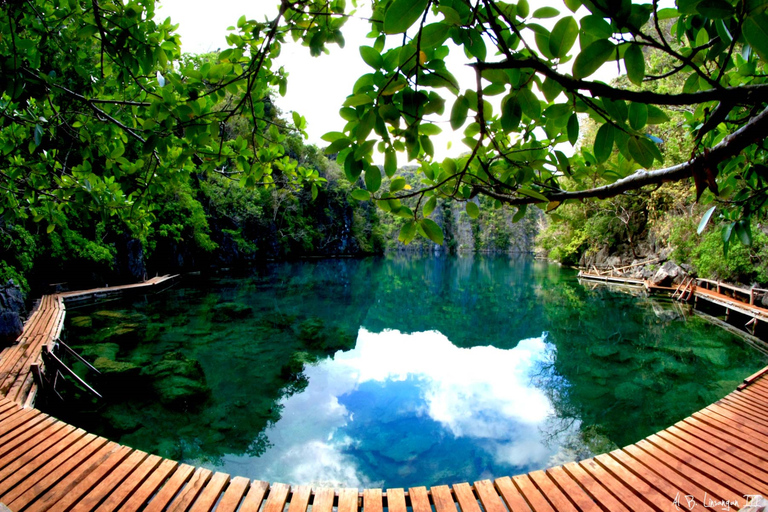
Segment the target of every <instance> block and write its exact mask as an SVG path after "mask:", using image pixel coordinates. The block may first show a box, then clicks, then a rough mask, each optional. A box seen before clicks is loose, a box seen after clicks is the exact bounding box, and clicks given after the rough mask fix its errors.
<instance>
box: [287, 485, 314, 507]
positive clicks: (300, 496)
mask: <svg viewBox="0 0 768 512" xmlns="http://www.w3.org/2000/svg"><path fill="white" fill-rule="evenodd" d="M311 493H312V488H311V487H310V486H308V485H296V486H291V504H290V505H289V506H288V512H306V511H307V507H308V506H309V497H310V495H311Z"/></svg>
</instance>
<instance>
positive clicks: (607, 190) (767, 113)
mask: <svg viewBox="0 0 768 512" xmlns="http://www.w3.org/2000/svg"><path fill="white" fill-rule="evenodd" d="M767 132H768V108H766V109H765V110H763V111H762V112H761V113H760V114H759V115H757V116H755V117H754V118H752V120H751V121H750V122H749V123H747V124H746V125H744V126H742V127H741V128H739V129H738V130H736V131H735V132H733V133H732V134H730V135H728V136H727V137H726V138H725V139H723V140H722V141H721V142H720V143H719V144H717V145H716V146H714V147H713V148H712V149H710V150H709V151H706V152H704V153H702V154H700V155H698V156H696V157H694V158H692V159H691V160H689V161H688V162H685V163H682V164H679V165H674V166H672V167H667V168H666V169H658V170H655V171H645V170H640V171H637V172H635V173H634V174H631V175H629V176H627V177H626V178H622V179H620V180H618V181H615V182H614V183H611V184H609V185H603V186H602V187H595V188H590V189H587V190H574V191H561V192H555V193H551V194H546V197H547V199H548V200H549V201H560V202H562V201H566V200H568V199H590V198H596V199H607V198H609V197H615V196H617V195H619V194H622V193H624V192H627V191H629V190H635V189H639V188H640V187H644V186H646V185H658V184H661V183H664V182H668V181H680V180H683V179H686V178H690V177H691V176H693V175H694V174H695V173H697V172H701V171H704V170H706V169H713V170H714V169H717V165H718V164H719V163H721V162H726V161H728V159H730V158H733V157H735V156H736V155H738V154H739V153H741V151H742V150H744V149H746V148H747V147H749V146H751V145H752V144H755V143H757V142H759V141H761V140H762V139H763V138H764V137H765V133H767ZM479 189H480V192H481V193H483V194H485V195H487V196H489V197H492V198H494V199H498V200H499V201H502V202H504V203H506V204H510V205H521V204H532V203H539V202H541V200H537V199H535V198H532V197H523V196H517V195H510V194H502V193H498V192H496V191H494V190H492V189H489V188H485V187H479Z"/></svg>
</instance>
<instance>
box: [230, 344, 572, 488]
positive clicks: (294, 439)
mask: <svg viewBox="0 0 768 512" xmlns="http://www.w3.org/2000/svg"><path fill="white" fill-rule="evenodd" d="M553 350H554V348H553V347H552V346H551V345H549V344H547V343H546V340H545V337H544V336H542V337H540V338H531V339H527V340H522V341H520V342H519V343H518V345H517V346H516V347H515V348H513V349H511V350H502V349H498V348H495V347H473V348H458V347H456V346H454V345H453V344H452V343H451V342H450V341H449V340H448V339H447V338H446V337H445V336H444V335H442V334H440V333H439V332H435V331H431V332H422V333H414V334H402V333H400V332H399V331H393V330H385V331H383V332H381V333H372V332H369V331H367V330H365V329H360V331H359V334H358V339H357V344H356V346H355V348H354V349H353V350H350V351H347V352H338V353H336V355H335V357H334V358H332V359H331V358H328V359H326V360H323V361H320V362H319V363H318V364H316V365H313V366H310V367H307V368H305V374H306V376H307V378H308V380H309V385H308V386H307V387H306V389H305V390H304V391H303V392H301V393H299V394H296V395H293V396H290V397H288V398H285V399H284V400H283V401H282V405H283V411H282V417H281V419H280V421H278V422H277V423H275V424H274V425H271V426H270V427H269V428H268V429H267V432H266V435H267V437H268V439H269V442H270V445H271V446H270V447H269V448H268V449H267V451H266V452H265V453H264V454H263V455H262V456H261V457H259V458H256V459H252V458H248V457H247V456H225V457H224V460H223V468H222V469H223V470H225V471H228V472H231V473H234V474H240V475H246V476H251V477H253V478H259V479H262V480H269V481H280V482H285V483H290V484H315V485H328V486H351V487H369V486H391V485H402V483H401V481H403V480H405V481H407V482H409V483H411V484H414V485H416V484H417V483H419V484H421V483H423V484H427V485H432V484H437V483H450V482H442V481H440V480H441V479H454V480H453V481H455V479H457V478H459V479H465V480H466V479H472V478H477V477H478V476H481V475H482V476H486V477H490V476H501V475H504V474H513V473H518V472H523V471H529V470H532V469H537V468H540V467H543V466H545V465H546V464H547V462H548V460H549V459H550V458H551V457H552V456H553V455H555V453H556V452H557V448H558V447H557V446H552V445H550V443H547V442H546V439H545V435H544V434H543V433H542V427H543V426H544V425H545V423H546V422H547V420H548V418H551V416H552V415H553V414H554V411H553V409H552V406H551V404H550V402H549V400H548V398H547V397H546V395H545V394H544V393H543V392H542V390H540V389H538V388H536V387H534V386H533V385H532V383H531V377H532V375H534V374H535V373H536V372H537V371H539V370H540V368H541V366H542V364H544V363H546V362H547V361H549V360H551V357H552V351H553ZM572 428H577V425H574V426H573V427H572ZM377 437H379V438H378V439H377ZM441 450H442V451H441ZM445 452H447V453H445ZM452 454H455V458H454V459H452V458H451V457H452ZM428 457H432V458H433V459H434V461H435V464H433V465H430V464H429V461H426V460H422V459H425V458H428ZM437 461H439V463H437ZM434 465H437V466H440V467H438V468H435V467H432V466H434ZM427 473H431V474H427ZM463 473H471V474H468V475H467V476H466V477H463V478H462V477H461V475H462V474H463ZM414 477H418V478H419V480H418V481H414V480H413V478H414Z"/></svg>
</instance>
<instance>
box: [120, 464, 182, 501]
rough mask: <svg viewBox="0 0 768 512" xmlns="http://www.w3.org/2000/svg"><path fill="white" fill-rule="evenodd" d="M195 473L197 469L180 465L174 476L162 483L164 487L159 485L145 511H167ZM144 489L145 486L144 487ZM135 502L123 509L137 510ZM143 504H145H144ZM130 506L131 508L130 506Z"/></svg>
mask: <svg viewBox="0 0 768 512" xmlns="http://www.w3.org/2000/svg"><path fill="white" fill-rule="evenodd" d="M194 472H195V468H194V467H192V466H190V465H189V464H179V465H178V467H177V468H176V470H175V471H174V472H173V474H172V475H171V476H170V478H168V480H165V482H164V483H162V482H161V484H162V487H160V485H159V484H158V486H157V488H159V490H158V491H157V494H155V496H154V497H153V498H152V499H151V501H150V502H149V504H148V505H147V507H146V508H145V509H144V511H145V512H153V511H154V512H160V511H163V510H165V507H167V506H168V504H169V503H170V502H171V500H173V498H174V496H176V494H177V493H178V492H179V490H181V488H182V487H183V486H184V484H186V483H187V480H189V479H190V478H191V477H192V473H194ZM142 487H143V486H142ZM132 501H133V500H131V501H129V502H128V503H126V505H125V506H124V507H123V509H129V510H135V509H134V508H133V503H132ZM142 503H143V502H142ZM129 504H130V507H129V506H128V505H129Z"/></svg>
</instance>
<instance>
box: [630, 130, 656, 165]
mask: <svg viewBox="0 0 768 512" xmlns="http://www.w3.org/2000/svg"><path fill="white" fill-rule="evenodd" d="M649 146H653V142H651V141H650V140H648V139H646V138H645V137H638V136H635V135H633V136H632V137H630V138H629V140H628V141H627V147H628V148H629V154H630V155H631V156H632V159H633V160H634V161H635V162H637V163H639V164H640V165H642V166H643V167H644V168H646V169H650V168H651V167H653V160H654V155H655V152H654V151H653V148H651V147H649Z"/></svg>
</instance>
